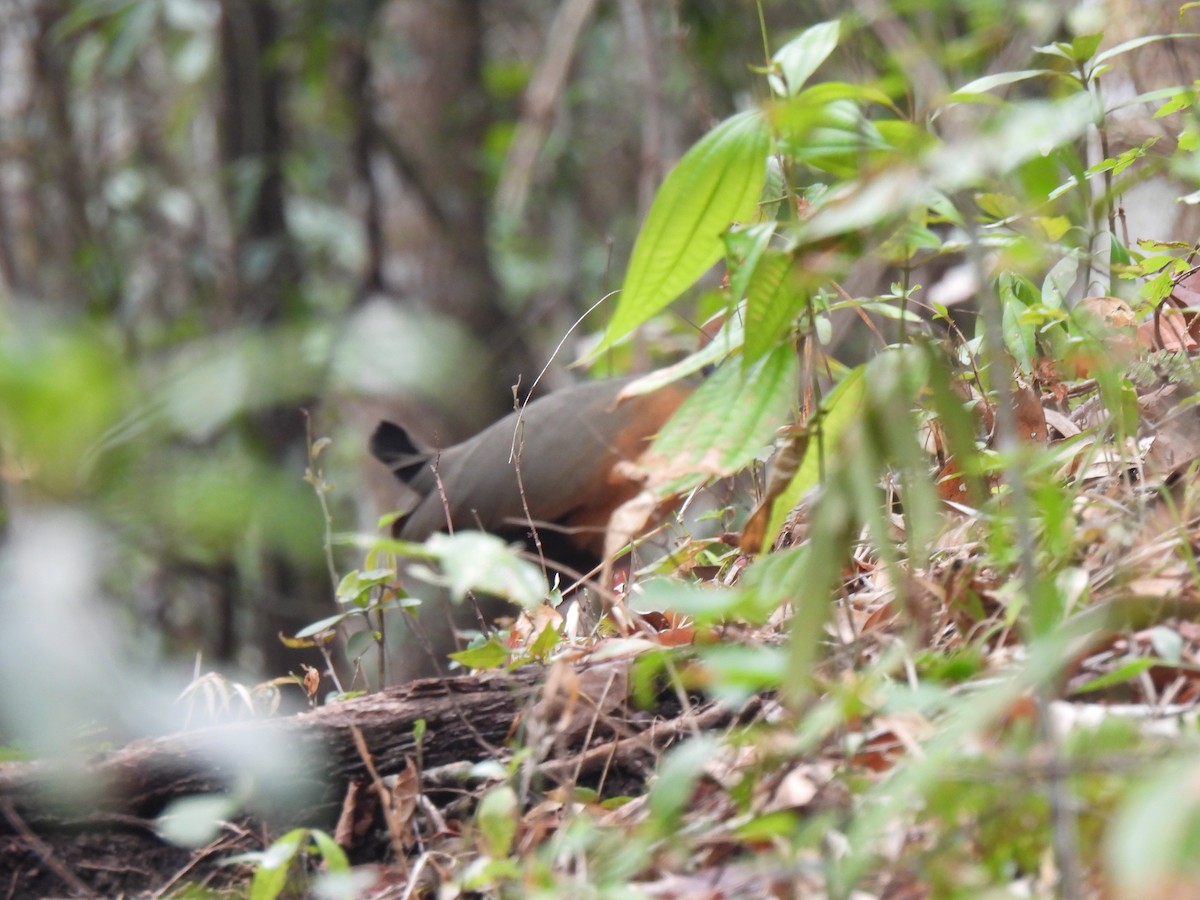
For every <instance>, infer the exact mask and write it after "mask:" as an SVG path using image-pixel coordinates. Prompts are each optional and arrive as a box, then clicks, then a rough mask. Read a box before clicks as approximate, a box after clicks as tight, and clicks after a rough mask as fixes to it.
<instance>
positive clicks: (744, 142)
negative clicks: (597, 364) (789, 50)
mask: <svg viewBox="0 0 1200 900" xmlns="http://www.w3.org/2000/svg"><path fill="white" fill-rule="evenodd" d="M770 144H771V135H770V133H769V131H768V130H767V127H766V123H765V121H764V120H763V117H762V114H761V113H759V112H758V111H757V110H750V111H748V112H744V113H739V114H738V115H736V116H733V117H732V118H729V119H726V120H725V121H724V122H722V123H721V124H720V125H718V126H717V127H716V128H714V129H713V130H712V131H710V132H709V133H708V134H707V135H705V136H704V137H703V138H701V139H700V142H699V143H697V144H696V145H695V146H694V147H692V148H691V149H690V150H689V151H688V152H687V153H685V154H684V156H683V159H681V160H680V161H679V164H678V165H676V166H675V168H674V169H672V170H671V173H670V174H669V175H668V176H667V178H666V181H664V182H663V185H662V187H661V188H659V190H658V193H657V194H656V195H655V197H654V203H653V204H652V205H651V207H650V213H649V215H647V217H646V221H645V223H644V224H643V225H642V230H641V233H640V234H639V235H638V239H637V243H636V244H635V245H634V248H633V256H632V258H631V259H630V261H629V270H628V272H626V274H625V284H624V286H623V288H622V290H621V298H620V301H619V302H618V304H617V310H616V312H615V313H614V314H613V318H612V322H611V323H609V326H608V333H607V334H606V335H605V336H604V340H603V341H601V343H600V346H599V347H598V348H597V352H599V351H600V350H604V349H606V348H608V347H609V346H611V345H612V344H614V343H615V342H616V341H617V340H619V339H620V338H622V337H624V336H625V335H627V334H628V333H629V332H630V331H632V330H633V329H634V328H636V327H637V326H638V325H641V324H642V323H643V322H645V321H646V320H647V319H649V318H650V317H651V316H653V315H654V314H655V313H657V312H659V311H660V310H662V309H663V307H665V306H666V305H667V304H668V303H670V302H671V301H672V300H674V299H675V298H676V297H678V296H679V295H680V294H681V293H682V292H683V291H684V290H686V289H687V288H688V287H690V286H691V285H692V284H693V283H694V282H695V281H696V279H698V278H699V277H700V276H701V275H703V274H704V273H705V272H706V271H708V269H709V268H710V267H711V266H712V265H713V263H715V262H716V261H717V260H719V259H720V258H721V256H722V255H723V253H724V250H725V244H724V241H723V240H722V238H721V235H722V232H724V231H725V229H726V228H728V227H729V226H730V224H732V223H733V222H735V221H738V220H741V219H746V218H749V217H750V215H751V214H752V213H753V212H754V207H755V204H756V203H757V202H758V198H759V195H760V194H761V192H762V186H763V182H764V181H765V179H766V171H767V163H766V159H767V152H768V151H769V149H770Z"/></svg>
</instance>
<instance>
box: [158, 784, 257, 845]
mask: <svg viewBox="0 0 1200 900" xmlns="http://www.w3.org/2000/svg"><path fill="white" fill-rule="evenodd" d="M238 806H239V804H238V801H237V800H235V799H234V798H233V797H231V796H229V795H228V794H193V795H191V796H189V797H181V798H179V799H178V800H172V801H171V802H170V803H169V804H168V805H167V808H166V809H164V810H163V811H162V813H161V814H160V815H159V817H158V819H157V820H155V823H154V824H155V829H156V830H157V831H158V833H159V834H160V835H162V837H163V838H165V839H166V840H168V841H170V842H171V843H172V844H175V845H176V846H178V847H192V848H195V847H203V846H205V845H206V844H208V843H211V842H212V841H213V840H215V839H216V837H217V835H218V834H220V832H221V827H222V823H223V822H224V821H225V820H227V819H230V818H232V817H233V816H234V815H235V814H236V813H237V810H238Z"/></svg>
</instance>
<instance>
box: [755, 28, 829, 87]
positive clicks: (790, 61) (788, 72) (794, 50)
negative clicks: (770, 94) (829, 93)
mask: <svg viewBox="0 0 1200 900" xmlns="http://www.w3.org/2000/svg"><path fill="white" fill-rule="evenodd" d="M840 33H841V23H840V22H838V21H837V20H836V19H834V20H833V21H831V22H819V23H818V24H816V25H813V26H812V27H811V28H806V29H805V30H804V31H802V32H801V33H800V34H799V35H797V36H796V37H794V38H792V40H790V41H788V42H787V43H786V44H784V45H783V46H782V47H780V48H779V50H778V51H776V53H775V56H774V57H773V58H772V60H771V62H772V63H773V64H774V66H775V68H776V69H777V70H778V71H779V73H780V74H779V75H772V76H770V79H769V80H770V82H771V89H772V90H774V91H775V93H777V94H779V95H780V96H783V97H790V96H793V95H794V94H795V93H796V92H797V91H799V90H800V88H802V87H804V82H806V81H808V78H809V76H810V75H812V73H813V72H815V71H816V70H817V68H818V67H819V66H820V65H821V63H823V62H825V60H826V59H828V58H829V54H830V53H832V52H833V51H834V49H835V48H836V47H837V45H838V37H839V35H840Z"/></svg>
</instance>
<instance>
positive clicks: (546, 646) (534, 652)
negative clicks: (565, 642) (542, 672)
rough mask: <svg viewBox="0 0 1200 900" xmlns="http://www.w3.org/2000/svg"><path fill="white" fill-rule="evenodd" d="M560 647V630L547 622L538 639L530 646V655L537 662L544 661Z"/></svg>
mask: <svg viewBox="0 0 1200 900" xmlns="http://www.w3.org/2000/svg"><path fill="white" fill-rule="evenodd" d="M557 646H558V628H557V627H556V626H555V624H554V623H553V622H547V623H546V627H545V628H543V629H542V631H541V633H540V634H538V636H537V638H536V639H535V640H534V642H533V643H532V644H530V645H529V655H530V656H532V657H533V658H534V659H537V660H544V659H545V658H546V657H547V656H549V655H550V653H551V652H552V651H553V650H554V648H555V647H557Z"/></svg>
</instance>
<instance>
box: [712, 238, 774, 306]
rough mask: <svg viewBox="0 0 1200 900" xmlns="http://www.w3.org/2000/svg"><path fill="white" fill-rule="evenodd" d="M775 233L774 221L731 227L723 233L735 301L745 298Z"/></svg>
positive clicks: (731, 294) (731, 290) (727, 266)
mask: <svg viewBox="0 0 1200 900" xmlns="http://www.w3.org/2000/svg"><path fill="white" fill-rule="evenodd" d="M774 233H775V223H774V222H759V223H758V224H755V225H747V226H745V227H743V228H731V229H730V230H729V231H727V232H725V234H724V235H722V237H723V238H724V240H725V267H726V268H727V269H728V271H729V296H730V297H731V298H732V301H733V302H734V303H740V302H741V301H742V300H743V299H745V297H746V291H747V289H748V288H749V286H750V278H751V276H753V275H754V270H755V268H757V266H758V261H759V259H761V258H762V255H763V253H765V252H766V249H767V246H768V245H769V244H770V243H771V236H772V235H773V234H774Z"/></svg>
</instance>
